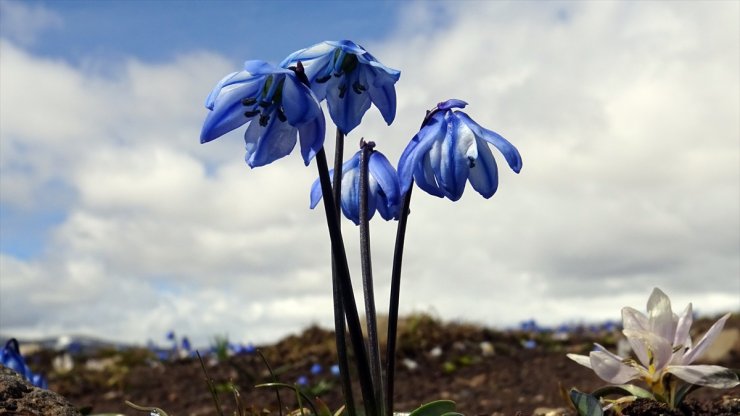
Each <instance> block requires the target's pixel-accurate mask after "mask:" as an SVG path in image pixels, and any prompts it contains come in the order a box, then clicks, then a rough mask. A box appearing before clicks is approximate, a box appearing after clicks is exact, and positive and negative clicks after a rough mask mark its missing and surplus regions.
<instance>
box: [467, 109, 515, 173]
mask: <svg viewBox="0 0 740 416" xmlns="http://www.w3.org/2000/svg"><path fill="white" fill-rule="evenodd" d="M455 114H456V115H457V116H458V117H459V118H460V119H461V120H462V121H463V122H464V123H465V124H466V125H467V126H468V127H469V128H470V130H472V131H473V133H474V134H475V135H476V137H480V138H481V139H483V140H485V141H487V142H488V143H491V144H492V145H494V146H496V148H497V149H498V150H499V151H500V152H501V153H502V154H503V155H504V158H505V159H506V162H507V163H508V164H509V167H511V169H512V170H513V171H514V172H516V173H519V172H520V171H521V170H522V157H521V155H519V151H518V150H517V149H516V147H514V145H513V144H511V143H509V141H508V140H506V139H504V138H503V137H501V135H499V134H498V133H496V132H493V131H491V130H488V129H486V128H483V127H481V126H480V125H479V124H478V123H476V122H475V121H473V119H471V118H470V116H468V115H467V114H465V113H464V112H462V111H458V112H456V113H455Z"/></svg>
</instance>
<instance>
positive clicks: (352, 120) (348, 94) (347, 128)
mask: <svg viewBox="0 0 740 416" xmlns="http://www.w3.org/2000/svg"><path fill="white" fill-rule="evenodd" d="M360 73H361V71H353V72H351V73H349V74H345V75H344V76H343V77H342V78H343V79H344V81H343V83H341V85H346V88H347V89H346V90H345V92H344V96H343V97H342V98H340V96H339V94H340V89H339V88H338V87H336V88H331V89H327V92H326V102H327V105H328V107H329V114H330V115H331V119H332V120H333V121H334V124H336V125H337V127H338V128H339V130H340V131H341V132H342V133H344V134H348V133H349V132H351V131H352V129H354V128H355V127H357V126H358V125H359V124H360V121H361V120H362V116H363V115H364V114H365V112H366V111H367V109H368V108H370V95H369V94H368V93H367V91H362V92H361V93H360V94H358V93H356V92H355V91H354V90H353V88H352V85H353V84H354V82H355V81H357V80H358V79H359V77H358V75H359V74H360Z"/></svg>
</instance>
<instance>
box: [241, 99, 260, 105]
mask: <svg viewBox="0 0 740 416" xmlns="http://www.w3.org/2000/svg"><path fill="white" fill-rule="evenodd" d="M256 102H257V99H256V98H243V99H242V105H243V106H249V105H254V104H255V103H256Z"/></svg>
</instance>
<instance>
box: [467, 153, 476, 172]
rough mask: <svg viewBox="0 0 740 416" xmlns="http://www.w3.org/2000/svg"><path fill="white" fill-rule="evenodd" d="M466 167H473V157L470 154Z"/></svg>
mask: <svg viewBox="0 0 740 416" xmlns="http://www.w3.org/2000/svg"><path fill="white" fill-rule="evenodd" d="M468 167H469V168H471V169H472V168H474V167H475V159H474V158H472V157H470V156H468Z"/></svg>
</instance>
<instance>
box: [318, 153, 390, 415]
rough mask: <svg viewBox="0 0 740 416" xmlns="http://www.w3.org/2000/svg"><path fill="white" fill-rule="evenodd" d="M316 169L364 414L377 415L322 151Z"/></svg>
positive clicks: (363, 342)
mask: <svg viewBox="0 0 740 416" xmlns="http://www.w3.org/2000/svg"><path fill="white" fill-rule="evenodd" d="M316 167H317V169H318V171H319V181H320V183H321V192H322V194H323V200H324V210H325V212H326V225H327V227H328V228H329V238H330V240H331V250H332V253H333V254H334V259H335V260H336V261H335V262H334V264H335V265H336V266H337V267H336V269H337V277H338V280H339V288H340V291H341V294H342V303H343V305H344V312H345V316H346V318H347V326H348V329H349V338H350V343H351V344H352V349H353V350H354V353H355V360H356V362H357V373H358V377H359V379H360V389H361V390H362V397H363V404H364V405H365V414H367V415H376V414H377V412H376V409H377V404H376V402H375V396H374V394H373V386H372V383H373V381H372V376H371V375H370V366H369V363H368V359H367V352H366V351H365V341H364V338H363V336H362V326H361V325H360V317H359V315H358V313H357V303H356V302H355V295H354V293H353V291H352V280H351V279H350V275H349V265H348V264H347V253H346V252H345V250H344V241H343V240H342V230H341V228H340V227H339V221H338V220H337V212H336V209H335V208H334V207H335V203H334V195H333V194H332V190H331V180H330V178H329V167H328V165H327V163H326V152H325V151H324V148H323V147H322V148H321V150H319V152H318V153H317V154H316Z"/></svg>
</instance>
